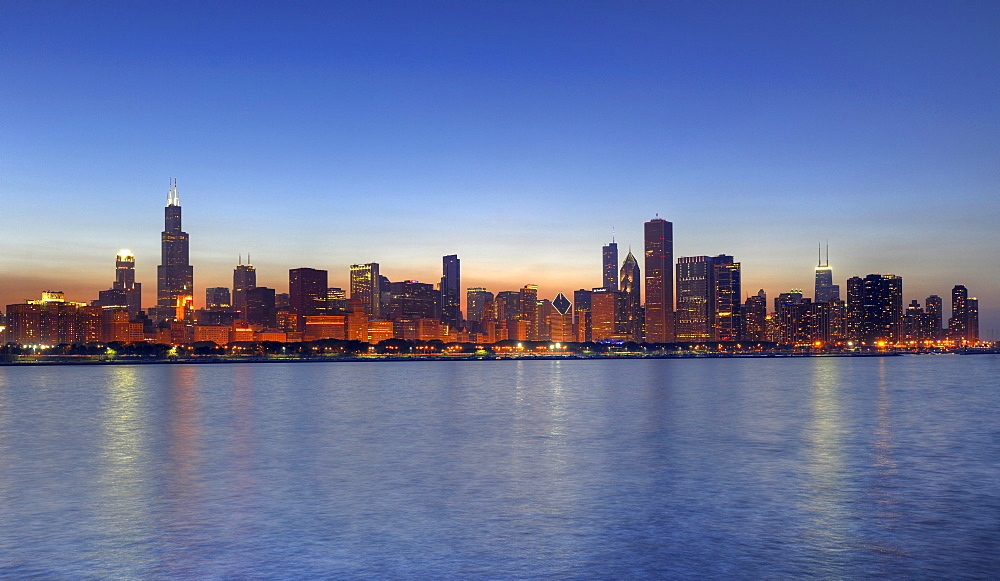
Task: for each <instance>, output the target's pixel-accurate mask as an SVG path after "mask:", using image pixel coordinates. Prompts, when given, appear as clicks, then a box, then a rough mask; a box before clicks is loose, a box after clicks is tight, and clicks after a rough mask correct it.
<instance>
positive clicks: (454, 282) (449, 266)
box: [441, 254, 462, 330]
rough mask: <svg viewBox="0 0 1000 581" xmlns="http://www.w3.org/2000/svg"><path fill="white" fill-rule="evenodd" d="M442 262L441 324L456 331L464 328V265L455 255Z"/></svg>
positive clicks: (445, 258) (446, 257)
mask: <svg viewBox="0 0 1000 581" xmlns="http://www.w3.org/2000/svg"><path fill="white" fill-rule="evenodd" d="M441 262H442V271H443V272H442V275H441V322H442V323H445V324H447V325H448V326H449V327H450V328H451V329H452V330H456V329H458V328H460V327H461V326H462V276H461V275H462V272H461V266H462V265H461V261H459V259H458V256H457V255H455V254H449V255H448V256H445V257H443V258H442V261H441Z"/></svg>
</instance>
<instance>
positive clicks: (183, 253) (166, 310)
mask: <svg viewBox="0 0 1000 581" xmlns="http://www.w3.org/2000/svg"><path fill="white" fill-rule="evenodd" d="M156 285H157V286H156V310H157V312H156V319H157V320H160V321H164V320H184V321H188V320H190V319H191V301H192V300H193V296H194V267H192V266H191V265H190V264H189V262H188V233H187V232H184V231H182V230H181V202H180V199H179V198H178V197H177V178H174V180H173V183H172V184H170V191H169V193H168V194H167V207H166V208H164V227H163V232H162V233H161V234H160V265H159V266H157V267H156Z"/></svg>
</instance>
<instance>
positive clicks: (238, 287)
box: [232, 255, 257, 315]
mask: <svg viewBox="0 0 1000 581" xmlns="http://www.w3.org/2000/svg"><path fill="white" fill-rule="evenodd" d="M249 261H250V256H249V255H247V262H249ZM256 286H257V270H256V269H254V267H253V265H252V264H243V257H242V256H240V262H239V264H237V265H236V268H235V269H233V303H232V304H233V307H234V308H235V309H236V310H237V311H239V312H240V313H243V314H244V315H245V314H246V310H247V295H246V293H247V291H249V290H250V289H252V288H255V287H256Z"/></svg>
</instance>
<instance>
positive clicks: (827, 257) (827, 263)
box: [826, 238, 830, 266]
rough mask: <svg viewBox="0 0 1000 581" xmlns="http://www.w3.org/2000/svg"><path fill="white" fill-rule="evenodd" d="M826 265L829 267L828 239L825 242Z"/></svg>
mask: <svg viewBox="0 0 1000 581" xmlns="http://www.w3.org/2000/svg"><path fill="white" fill-rule="evenodd" d="M826 265H827V266H830V239H829V238H827V240H826Z"/></svg>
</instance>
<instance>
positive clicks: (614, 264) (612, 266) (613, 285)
mask: <svg viewBox="0 0 1000 581" xmlns="http://www.w3.org/2000/svg"><path fill="white" fill-rule="evenodd" d="M602 250H603V253H602V254H603V259H604V262H603V264H604V269H603V272H604V280H603V283H602V284H603V285H604V288H605V289H606V290H609V291H616V290H618V244H617V243H616V242H615V241H614V236H612V240H611V242H609V243H608V244H607V245H606V246H604V248H603V249H602Z"/></svg>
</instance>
